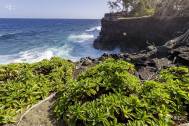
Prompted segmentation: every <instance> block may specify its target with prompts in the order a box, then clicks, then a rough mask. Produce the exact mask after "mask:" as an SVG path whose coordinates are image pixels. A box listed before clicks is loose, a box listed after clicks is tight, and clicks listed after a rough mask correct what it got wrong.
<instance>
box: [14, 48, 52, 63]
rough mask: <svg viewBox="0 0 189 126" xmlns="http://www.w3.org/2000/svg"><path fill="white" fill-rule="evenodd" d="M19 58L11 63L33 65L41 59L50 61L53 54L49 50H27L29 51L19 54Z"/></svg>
mask: <svg viewBox="0 0 189 126" xmlns="http://www.w3.org/2000/svg"><path fill="white" fill-rule="evenodd" d="M19 55H20V57H19V58H18V59H16V60H14V61H13V62H16V63H20V62H21V63H23V62H26V63H34V62H39V61H41V60H43V59H48V60H49V59H50V58H51V57H53V52H52V51H51V50H46V51H39V50H38V49H37V50H29V51H24V52H20V53H19Z"/></svg>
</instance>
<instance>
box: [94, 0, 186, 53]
mask: <svg viewBox="0 0 189 126" xmlns="http://www.w3.org/2000/svg"><path fill="white" fill-rule="evenodd" d="M184 1H185V2H182V4H185V3H187V1H188V0H184ZM168 2H170V0H166V1H165V2H164V3H163V5H162V7H160V8H159V9H158V10H157V12H156V13H155V15H154V16H151V17H138V18H137V17H121V16H120V14H117V15H118V16H116V14H106V15H105V17H104V18H103V19H102V20H101V24H102V30H101V32H100V35H99V37H98V38H97V39H96V40H95V41H94V43H93V45H94V47H95V48H97V49H101V50H113V49H114V48H115V47H117V46H119V47H120V48H121V51H122V52H137V51H140V50H143V49H145V48H146V47H147V46H148V45H149V44H152V45H156V46H161V45H164V44H165V43H166V42H167V41H169V40H171V39H173V38H175V37H178V36H180V35H182V34H184V33H185V32H186V31H187V29H188V28H189V15H188V13H186V12H188V10H189V7H188V4H186V5H187V6H186V7H183V9H179V11H178V10H177V11H175V10H174V7H171V5H172V6H173V5H174V4H173V3H169V4H168ZM175 4H176V3H175ZM166 5H167V6H168V5H169V8H173V10H172V11H171V9H167V8H166ZM178 7H179V8H180V7H181V5H180V6H178ZM169 12H170V13H173V15H172V16H169V14H170V13H169ZM176 12H177V13H176Z"/></svg>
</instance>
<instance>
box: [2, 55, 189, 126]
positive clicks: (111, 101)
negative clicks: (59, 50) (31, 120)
mask: <svg viewBox="0 0 189 126" xmlns="http://www.w3.org/2000/svg"><path fill="white" fill-rule="evenodd" d="M72 69H73V64H71V63H69V62H68V61H66V60H64V59H61V58H55V57H53V58H51V60H50V61H48V60H43V61H41V62H38V63H34V64H27V63H19V64H10V65H5V66H0V83H1V84H0V124H1V123H8V122H16V120H14V119H13V117H14V116H15V115H16V114H18V113H23V112H24V111H25V110H26V109H28V108H29V107H31V106H32V105H34V104H35V103H37V102H39V101H40V100H42V99H44V98H45V97H47V96H48V95H49V94H50V93H52V92H55V91H59V93H58V95H57V100H56V103H55V107H54V114H56V116H57V118H58V119H63V120H64V121H66V122H67V123H68V124H69V125H71V126H74V125H87V126H91V125H97V126H101V125H104V126H124V125H125V126H147V125H151V126H169V125H172V124H173V123H174V122H173V117H176V116H177V117H178V116H180V117H182V116H188V113H189V107H188V104H189V69H188V68H186V67H172V68H169V69H166V70H164V71H162V72H161V73H160V75H159V77H158V78H157V79H156V80H155V81H146V82H145V83H143V84H142V83H141V82H140V80H139V79H138V78H137V77H136V76H134V75H133V73H134V65H132V64H130V63H128V62H125V61H121V60H114V59H112V58H110V59H107V60H106V61H105V62H104V63H102V64H99V65H97V66H96V67H93V68H90V69H88V70H87V71H86V72H84V73H82V74H80V75H79V76H78V77H77V80H72Z"/></svg>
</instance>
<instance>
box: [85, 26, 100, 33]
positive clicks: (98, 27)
mask: <svg viewBox="0 0 189 126" xmlns="http://www.w3.org/2000/svg"><path fill="white" fill-rule="evenodd" d="M95 30H97V31H100V30H101V26H97V27H92V28H90V29H89V30H86V31H89V32H91V31H95Z"/></svg>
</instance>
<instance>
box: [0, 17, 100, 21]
mask: <svg viewBox="0 0 189 126" xmlns="http://www.w3.org/2000/svg"><path fill="white" fill-rule="evenodd" d="M0 19H55V20H57V19H66V20H100V19H102V18H6V17H0Z"/></svg>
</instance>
